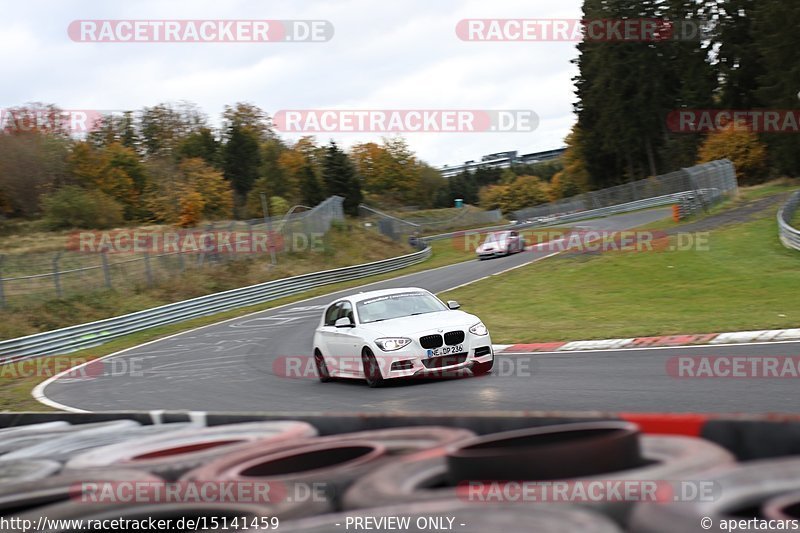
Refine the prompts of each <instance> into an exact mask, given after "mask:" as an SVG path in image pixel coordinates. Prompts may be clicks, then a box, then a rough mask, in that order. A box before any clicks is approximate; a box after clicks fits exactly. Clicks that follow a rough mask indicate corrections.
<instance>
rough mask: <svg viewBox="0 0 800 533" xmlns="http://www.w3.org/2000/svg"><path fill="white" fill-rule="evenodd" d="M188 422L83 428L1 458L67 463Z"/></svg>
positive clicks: (178, 428) (179, 428) (187, 425)
mask: <svg viewBox="0 0 800 533" xmlns="http://www.w3.org/2000/svg"><path fill="white" fill-rule="evenodd" d="M192 427H193V425H192V424H191V423H189V422H174V423H170V424H155V425H149V426H131V427H122V428H119V429H118V430H116V431H96V430H94V431H93V430H86V431H77V432H73V433H67V434H66V435H64V436H63V437H55V436H54V438H52V439H48V440H46V441H43V442H40V443H38V444H34V445H32V446H27V447H25V448H20V449H19V450H15V451H13V452H9V453H7V454H4V455H3V460H4V461H6V460H12V459H20V460H22V459H51V460H54V461H61V462H63V463H66V462H67V461H69V460H70V459H72V458H73V457H76V456H78V455H81V454H83V453H86V452H89V451H91V450H93V449H95V448H99V447H101V446H110V445H112V444H118V443H121V442H128V441H130V442H133V441H135V440H136V439H140V438H145V437H151V436H154V435H164V434H168V433H171V432H173V431H182V430H187V429H191V428H192Z"/></svg>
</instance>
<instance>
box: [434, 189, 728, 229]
mask: <svg viewBox="0 0 800 533" xmlns="http://www.w3.org/2000/svg"><path fill="white" fill-rule="evenodd" d="M721 196H722V194H721V192H720V191H719V190H718V189H702V190H697V191H684V192H678V193H674V194H665V195H664V196H657V197H655V198H645V199H643V200H636V201H634V202H628V203H625V204H619V205H612V206H610V207H601V208H599V209H590V210H587V211H580V212H577V213H565V214H563V215H553V216H550V217H541V219H539V220H535V221H530V222H522V223H517V224H506V225H505V226H494V227H490V228H480V229H474V230H465V231H464V230H462V231H454V232H450V233H442V234H440V235H430V236H428V237H421V238H420V240H422V241H425V242H430V241H438V240H442V239H450V238H452V237H455V236H458V235H464V234H465V233H470V232H480V233H486V232H490V231H502V230H508V229H524V228H538V227H547V226H554V225H558V224H564V223H567V222H578V221H581V220H589V219H592V218H599V217H606V216H610V215H620V214H622V213H629V212H631V211H639V210H640V209H649V208H651V207H661V206H664V205H670V204H676V203H677V204H680V203H682V202H687V201H689V202H697V201H699V202H700V203H702V204H703V205H709V204H711V203H714V202H715V201H717V200H718V199H719V198H721Z"/></svg>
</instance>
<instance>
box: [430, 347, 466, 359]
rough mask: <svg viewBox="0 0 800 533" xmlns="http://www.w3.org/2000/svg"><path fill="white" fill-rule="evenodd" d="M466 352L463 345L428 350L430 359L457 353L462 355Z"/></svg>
mask: <svg viewBox="0 0 800 533" xmlns="http://www.w3.org/2000/svg"><path fill="white" fill-rule="evenodd" d="M463 351H464V345H463V344H456V345H455V346H442V347H440V348H434V349H432V350H428V353H427V356H428V359H430V358H431V357H441V356H443V355H452V354H455V353H461V352H463Z"/></svg>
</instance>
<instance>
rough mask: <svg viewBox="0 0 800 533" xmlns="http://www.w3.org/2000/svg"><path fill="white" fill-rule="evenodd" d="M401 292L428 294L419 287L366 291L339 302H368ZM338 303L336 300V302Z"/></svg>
mask: <svg viewBox="0 0 800 533" xmlns="http://www.w3.org/2000/svg"><path fill="white" fill-rule="evenodd" d="M403 292H426V293H427V292H428V291H427V290H425V289H421V288H419V287H401V288H397V289H383V290H380V291H367V292H359V293H356V294H351V295H349V296H346V297H345V298H341V300H345V299H346V300H351V301H353V302H361V301H363V300H369V299H370V298H377V297H380V296H388V295H390V294H400V293H403ZM337 301H338V300H337Z"/></svg>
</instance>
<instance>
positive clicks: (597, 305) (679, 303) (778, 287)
mask: <svg viewBox="0 0 800 533" xmlns="http://www.w3.org/2000/svg"><path fill="white" fill-rule="evenodd" d="M797 294H800V253H798V252H796V251H791V250H787V249H786V248H784V247H783V246H782V245H781V244H780V242H779V241H778V238H777V231H776V225H775V210H774V209H771V210H768V211H766V212H764V214H763V215H762V218H759V219H757V220H755V221H752V222H748V223H744V224H736V225H731V226H727V227H725V228H723V229H720V230H718V231H715V232H712V233H711V234H710V237H709V241H708V249H707V250H705V251H704V250H691V251H657V252H649V253H633V252H628V253H625V252H617V253H614V252H609V253H606V254H603V255H600V256H589V255H583V256H577V257H572V258H568V257H556V258H553V259H548V260H547V261H543V262H539V263H536V264H533V265H530V266H527V267H523V268H520V269H517V270H514V271H512V272H509V273H507V274H504V275H502V276H495V277H492V278H490V279H488V280H484V281H481V282H479V283H476V284H473V285H470V286H467V287H463V288H460V289H457V290H454V291H450V292H448V293H447V298H448V299H456V300H458V301H459V302H460V303H461V304H462V306H463V307H464V308H465V309H467V310H469V311H470V312H474V313H476V314H478V315H479V316H480V317H481V318H482V319H483V320H484V321H485V322H486V324H487V325H488V326H489V328H490V329H491V331H492V340H493V341H494V342H497V343H516V342H539V341H561V340H580V339H602V338H619V337H623V338H624V337H633V336H648V335H670V334H680V333H714V332H721V331H737V330H747V329H769V328H791V327H798V325H799V324H800V298H797V297H796V295H797Z"/></svg>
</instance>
